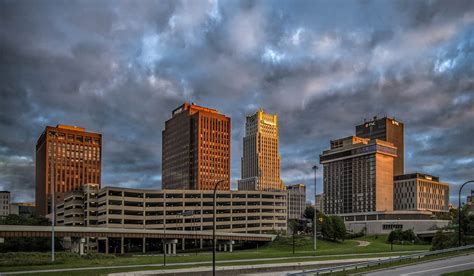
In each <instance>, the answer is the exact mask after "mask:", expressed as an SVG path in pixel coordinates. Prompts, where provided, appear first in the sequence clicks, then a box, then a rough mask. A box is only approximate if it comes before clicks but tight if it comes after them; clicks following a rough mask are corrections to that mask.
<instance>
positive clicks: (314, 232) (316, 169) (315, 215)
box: [313, 165, 318, 251]
mask: <svg viewBox="0 0 474 276" xmlns="http://www.w3.org/2000/svg"><path fill="white" fill-rule="evenodd" d="M313 170H314V218H313V220H314V230H313V234H314V251H316V247H317V233H316V232H317V231H318V227H317V225H316V224H317V223H318V219H317V218H318V215H317V209H316V172H317V171H318V166H316V165H314V166H313Z"/></svg>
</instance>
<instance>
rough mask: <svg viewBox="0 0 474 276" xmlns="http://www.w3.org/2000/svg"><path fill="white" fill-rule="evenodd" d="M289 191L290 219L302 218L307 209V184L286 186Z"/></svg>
mask: <svg viewBox="0 0 474 276" xmlns="http://www.w3.org/2000/svg"><path fill="white" fill-rule="evenodd" d="M286 190H287V193H288V219H301V218H302V217H303V215H304V210H305V209H306V186H305V185H304V184H294V185H289V186H287V187H286Z"/></svg>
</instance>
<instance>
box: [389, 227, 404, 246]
mask: <svg viewBox="0 0 474 276" xmlns="http://www.w3.org/2000/svg"><path fill="white" fill-rule="evenodd" d="M401 240H402V230H400V229H395V230H392V231H391V232H390V234H388V238H387V241H388V242H389V243H394V242H397V241H401Z"/></svg>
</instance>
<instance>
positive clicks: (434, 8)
mask: <svg viewBox="0 0 474 276" xmlns="http://www.w3.org/2000/svg"><path fill="white" fill-rule="evenodd" d="M0 26H1V27H0V93H1V94H0V99H1V102H0V107H1V110H0V131H1V132H0V133H1V135H0V189H7V190H12V191H13V195H14V197H15V198H16V199H17V200H30V199H32V198H33V197H34V192H33V190H34V189H33V187H34V171H33V168H34V158H35V157H34V151H35V142H36V138H37V137H38V136H39V135H40V134H41V132H42V131H43V129H44V127H45V126H46V125H56V124H57V123H65V124H73V125H79V126H83V127H86V128H87V129H88V130H91V131H96V132H100V133H102V134H103V138H104V153H103V158H104V161H103V171H104V173H103V183H104V184H105V185H118V186H126V187H147V188H158V187H159V186H160V185H161V130H162V129H163V127H164V121H165V120H166V119H167V118H168V117H169V115H170V112H171V110H172V109H173V108H174V107H176V106H178V105H179V104H180V103H182V102H183V101H194V102H197V103H198V104H201V105H204V106H210V107H214V108H218V109H219V110H220V111H222V112H223V113H225V114H228V115H229V116H231V117H232V144H231V145H232V149H231V150H232V153H231V155H232V166H231V167H232V179H233V181H235V180H237V179H238V178H239V176H240V156H241V152H242V136H243V131H244V130H243V126H244V120H245V116H246V115H248V114H250V113H253V112H255V110H256V109H258V108H260V107H262V108H264V109H266V110H267V111H269V112H274V113H277V114H278V115H279V120H280V136H281V139H280V150H281V168H282V178H283V179H284V181H285V182H286V183H287V184H290V183H301V182H302V183H306V184H308V185H309V186H308V193H309V194H312V193H313V185H312V184H313V182H312V181H313V180H312V178H313V171H312V169H311V168H312V166H313V165H314V164H317V163H318V159H319V157H318V156H319V154H320V153H321V151H322V150H324V149H326V148H328V146H329V139H334V138H340V137H343V136H348V135H352V134H354V125H356V124H359V123H361V122H362V121H363V120H364V118H370V117H372V116H374V115H379V116H380V115H384V114H388V115H390V116H395V117H397V118H398V119H400V120H402V121H403V122H404V123H405V127H406V131H405V133H406V170H407V171H422V172H425V173H431V174H435V175H440V176H441V178H442V180H445V181H447V182H450V183H453V184H459V183H461V182H462V181H464V180H465V179H468V178H472V167H473V165H474V157H473V156H474V152H473V148H474V147H473V144H472V139H470V137H471V136H472V135H473V134H474V129H473V127H472V126H473V124H472V120H473V118H474V111H473V109H474V96H473V94H474V92H473V90H474V89H473V79H472V76H473V74H474V68H473V66H472V64H474V54H473V52H474V51H473V50H474V31H473V30H474V28H473V27H474V8H473V4H472V1H449V2H448V1H392V2H388V1H351V2H348V1H330V2H328V1H321V2H319V1H259V2H254V1H225V2H218V1H204V0H203V1H140V2H136V1H100V2H96V1H60V0H57V1H56V0H49V1H43V2H41V3H39V2H38V3H36V2H31V1H6V0H3V1H0ZM321 175H322V170H319V171H318V183H319V187H318V191H320V190H321V187H322V185H321ZM234 186H235V183H234ZM453 187H454V186H453ZM453 195H454V192H453ZM309 198H311V196H309V195H308V199H309Z"/></svg>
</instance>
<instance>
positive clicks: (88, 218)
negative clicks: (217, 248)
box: [57, 185, 287, 233]
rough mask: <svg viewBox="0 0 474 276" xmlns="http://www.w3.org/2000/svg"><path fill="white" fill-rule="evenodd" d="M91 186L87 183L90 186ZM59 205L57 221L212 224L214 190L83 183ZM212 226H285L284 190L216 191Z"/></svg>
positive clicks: (240, 229) (253, 229)
mask: <svg viewBox="0 0 474 276" xmlns="http://www.w3.org/2000/svg"><path fill="white" fill-rule="evenodd" d="M88 188H89V189H88ZM84 189H85V190H84V192H83V193H82V195H81V194H79V193H77V192H73V193H70V194H69V195H67V196H66V197H65V200H64V202H62V203H60V204H58V206H57V223H58V225H60V226H61V225H71V226H72V225H76V226H79V225H84V226H86V225H89V226H94V225H97V227H117V228H142V229H166V230H189V231H193V230H194V231H200V230H212V228H213V227H212V225H213V191H206V190H143V189H126V188H118V187H105V188H103V189H101V190H97V189H96V188H95V187H93V186H90V187H89V186H87V185H86V186H85V187H84ZM216 202H217V204H216V228H217V230H218V231H224V232H234V233H266V232H273V231H283V230H286V227H287V194H286V192H285V191H282V192H260V191H218V192H217V196H216Z"/></svg>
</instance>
